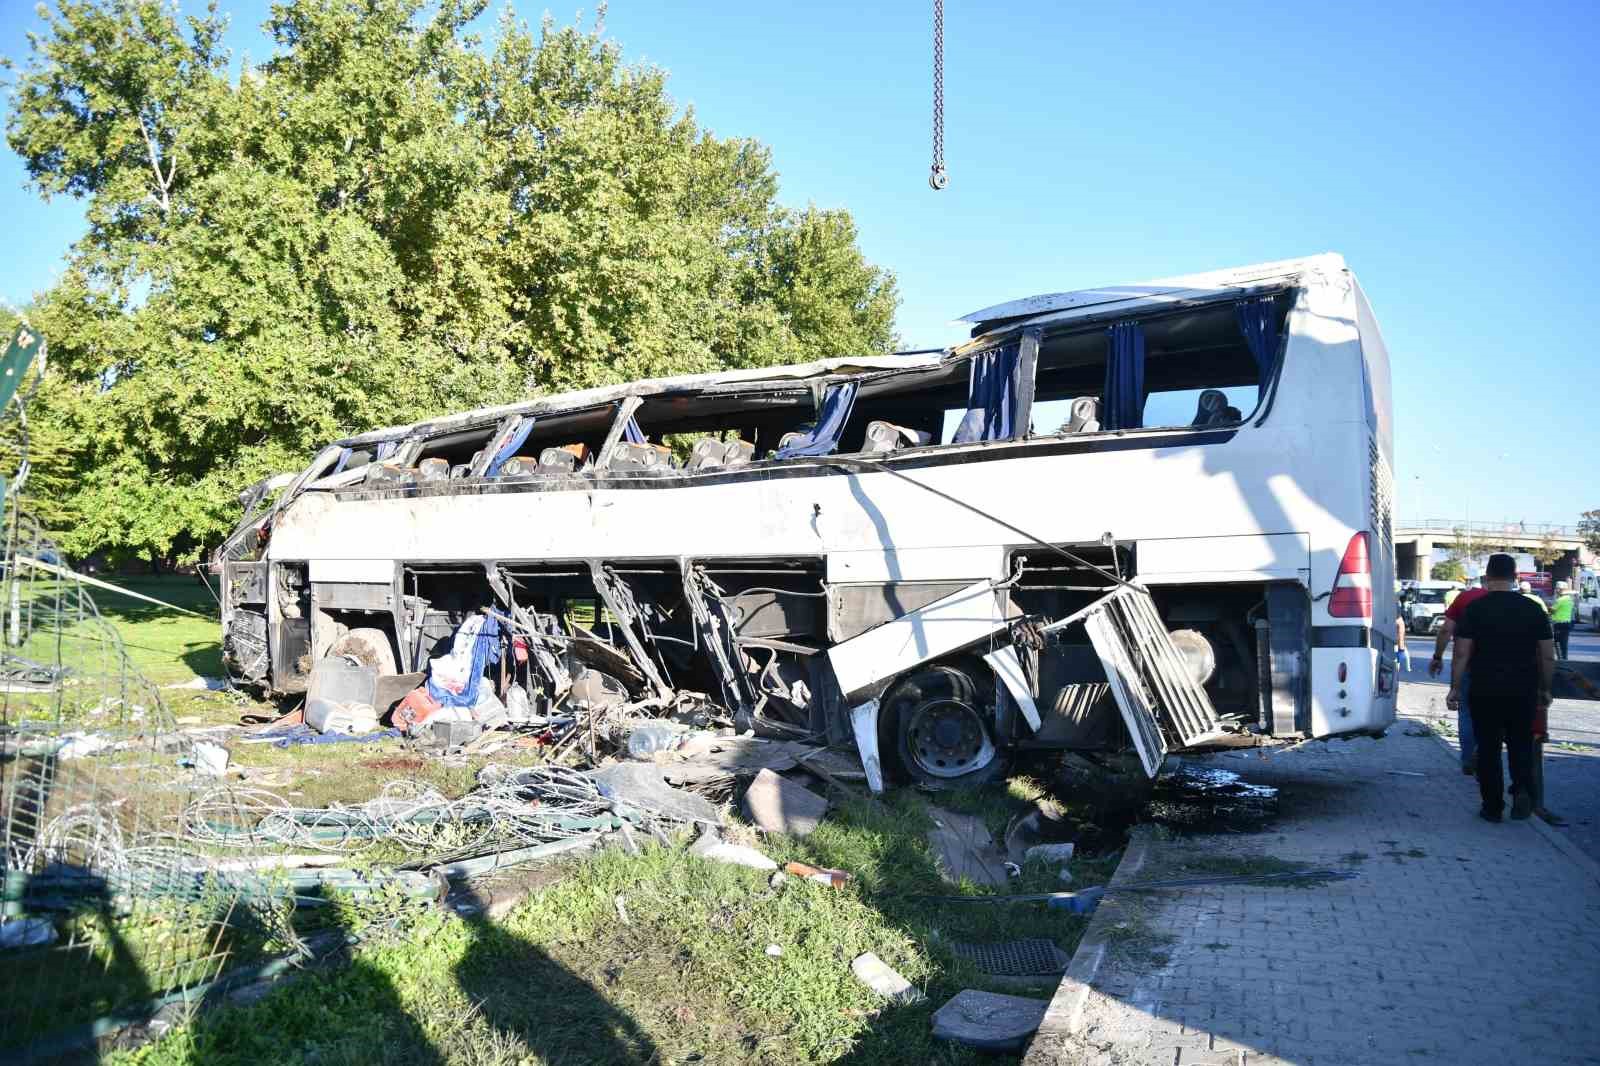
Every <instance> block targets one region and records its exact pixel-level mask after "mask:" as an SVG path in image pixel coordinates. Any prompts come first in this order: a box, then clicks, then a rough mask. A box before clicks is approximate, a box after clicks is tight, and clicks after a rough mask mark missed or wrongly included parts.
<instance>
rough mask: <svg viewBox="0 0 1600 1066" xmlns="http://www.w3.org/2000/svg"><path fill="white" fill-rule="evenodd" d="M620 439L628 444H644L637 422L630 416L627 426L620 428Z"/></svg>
mask: <svg viewBox="0 0 1600 1066" xmlns="http://www.w3.org/2000/svg"><path fill="white" fill-rule="evenodd" d="M622 439H623V440H625V441H627V442H628V443H629V444H643V443H644V434H643V433H642V432H640V430H639V422H638V420H637V419H636V418H634V417H633V416H632V415H629V416H628V424H627V425H625V426H623V427H622Z"/></svg>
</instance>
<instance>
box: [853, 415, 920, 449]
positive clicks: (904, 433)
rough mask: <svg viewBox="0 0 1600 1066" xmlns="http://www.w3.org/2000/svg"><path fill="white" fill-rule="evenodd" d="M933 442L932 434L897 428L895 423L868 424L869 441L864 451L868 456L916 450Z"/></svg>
mask: <svg viewBox="0 0 1600 1066" xmlns="http://www.w3.org/2000/svg"><path fill="white" fill-rule="evenodd" d="M932 440H933V435H932V434H931V433H924V432H923V431H921V430H916V429H908V428H907V427H905V426H897V425H895V424H894V423H893V422H884V421H877V422H868V423H867V439H866V443H865V445H864V446H863V447H862V449H861V450H862V451H863V452H865V453H867V454H868V455H873V454H878V453H882V452H892V451H897V450H899V449H900V448H916V447H920V446H921V445H924V444H928V443H930V442H931V441H932Z"/></svg>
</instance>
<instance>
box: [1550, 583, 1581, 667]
mask: <svg viewBox="0 0 1600 1066" xmlns="http://www.w3.org/2000/svg"><path fill="white" fill-rule="evenodd" d="M1577 610H1578V605H1577V603H1576V602H1574V600H1573V598H1572V586H1570V585H1568V584H1567V583H1566V582H1565V581H1557V582H1556V602H1555V603H1553V604H1551V606H1550V628H1551V629H1552V630H1553V631H1554V632H1555V640H1556V658H1557V659H1565V658H1566V657H1567V641H1568V640H1570V639H1571V638H1572V619H1573V615H1575V614H1576V613H1577Z"/></svg>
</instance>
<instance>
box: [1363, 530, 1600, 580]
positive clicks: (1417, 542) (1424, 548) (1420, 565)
mask: <svg viewBox="0 0 1600 1066" xmlns="http://www.w3.org/2000/svg"><path fill="white" fill-rule="evenodd" d="M1458 534H1459V536H1460V539H1462V540H1463V541H1465V542H1466V543H1467V544H1468V545H1470V547H1471V550H1472V554H1473V555H1483V554H1486V553H1488V552H1492V551H1509V552H1532V551H1534V550H1535V549H1537V548H1541V547H1544V546H1545V545H1546V544H1547V543H1548V544H1549V545H1550V546H1551V547H1553V548H1556V549H1558V550H1559V551H1560V552H1561V558H1560V559H1558V560H1557V561H1556V562H1554V563H1552V564H1551V565H1550V567H1549V569H1550V570H1551V572H1552V573H1554V574H1555V576H1556V578H1557V579H1558V580H1560V579H1564V578H1568V577H1570V576H1571V575H1572V570H1573V568H1574V567H1576V566H1579V565H1583V566H1591V565H1593V563H1594V556H1593V554H1592V553H1591V552H1590V551H1589V550H1588V549H1587V548H1585V547H1584V546H1583V538H1582V537H1580V536H1579V535H1578V530H1577V527H1576V526H1562V525H1554V524H1551V523H1547V522H1466V521H1460V520H1452V519H1445V518H1433V519H1427V520H1425V521H1424V520H1417V521H1410V522H1397V523H1395V527H1394V553H1395V576H1396V577H1398V578H1400V579H1401V580H1411V581H1426V580H1427V579H1428V570H1429V568H1430V564H1431V562H1432V556H1433V551H1434V549H1435V548H1448V547H1449V546H1450V545H1452V544H1454V543H1455V541H1456V539H1457V536H1458Z"/></svg>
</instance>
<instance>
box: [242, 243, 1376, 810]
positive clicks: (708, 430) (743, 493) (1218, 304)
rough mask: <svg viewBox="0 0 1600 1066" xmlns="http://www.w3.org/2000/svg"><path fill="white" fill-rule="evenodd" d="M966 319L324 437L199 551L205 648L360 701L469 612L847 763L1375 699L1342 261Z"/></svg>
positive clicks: (524, 671)
mask: <svg viewBox="0 0 1600 1066" xmlns="http://www.w3.org/2000/svg"><path fill="white" fill-rule="evenodd" d="M966 321H969V322H971V323H972V325H973V329H972V338H971V339H970V340H969V341H967V342H965V343H963V344H960V345H958V346H955V347H953V348H951V349H949V350H946V351H942V352H936V353H913V354H908V355H899V356H888V357H873V358H861V359H835V360H829V361H825V362H818V363H813V364H808V365H804V366H792V367H773V368H766V369H759V370H745V371H734V372H728V373H720V374H710V375H700V376H693V377H682V378H674V379H664V380H656V381H644V382H638V383H633V384H628V385H621V386H616V387H610V388H600V389H592V390H588V391H585V392H578V393H572V394H569V395H562V396H550V397H544V398H541V399H536V400H530V401H527V402H523V403H517V404H511V405H507V406H503V407H496V408H489V409H484V410H479V411H471V412H467V413H464V414H457V415H452V416H449V417H444V418H439V419H436V420H433V421H429V422H424V423H421V424H417V425H410V426H401V427H395V428H391V429H385V430H379V431H375V432H370V433H363V434H360V435H358V436H353V437H350V438H348V439H346V440H342V441H339V442H337V443H335V444H333V445H331V446H329V447H328V448H326V449H324V450H323V451H322V452H321V453H320V454H319V455H318V456H317V457H316V459H315V460H314V461H313V462H312V463H311V465H310V466H309V467H307V468H306V469H305V470H304V471H303V472H301V473H300V474H298V475H297V476H295V477H294V478H293V479H292V481H290V482H289V483H288V484H281V483H280V484H279V485H277V486H276V487H277V488H278V489H280V490H281V491H280V492H279V493H278V495H277V497H276V499H275V501H274V502H272V503H271V505H270V506H268V505H265V504H263V499H264V497H265V495H266V490H267V488H268V487H269V486H267V485H262V486H258V487H257V488H256V490H254V491H253V492H252V493H250V494H247V497H248V498H247V499H246V503H247V508H246V510H247V514H246V517H245V519H244V521H243V522H242V523H241V524H240V526H239V528H238V529H237V530H236V531H235V533H234V534H233V535H232V536H231V537H230V538H229V540H228V541H227V542H226V543H225V544H224V545H223V546H222V547H221V548H220V549H219V550H218V551H217V552H216V554H215V556H214V560H213V570H214V571H215V572H218V573H221V574H222V575H223V576H224V580H223V582H222V587H223V590H224V591H223V601H224V602H223V645H224V655H225V659H226V662H227V664H228V668H229V670H230V671H231V672H232V673H233V675H234V676H235V677H236V678H237V679H238V680H240V681H242V682H245V683H249V684H252V685H256V686H260V687H262V688H264V689H266V690H268V691H270V692H274V693H292V692H297V691H302V690H304V688H305V686H306V684H307V678H308V673H309V671H310V668H311V664H313V663H315V662H317V661H318V660H320V659H322V658H323V657H324V656H328V655H330V654H347V653H350V652H352V651H354V652H356V653H358V657H360V658H361V659H362V661H364V662H367V663H370V664H374V665H377V666H378V667H379V669H380V672H381V673H384V674H388V675H395V676H396V678H397V680H399V681H400V685H399V687H398V688H391V690H390V693H391V696H393V694H394V693H395V692H399V691H403V689H404V686H405V685H407V684H410V685H415V684H416V681H417V672H418V671H421V670H423V669H425V668H426V665H427V662H428V659H429V657H430V656H432V655H435V654H438V652H439V650H440V649H442V648H445V647H447V646H448V643H449V641H450V640H451V637H452V634H453V633H454V632H455V631H456V630H457V628H458V627H459V626H460V625H461V624H462V623H463V622H464V621H465V620H466V619H468V618H470V617H473V616H474V615H476V614H480V613H483V612H488V613H489V614H491V615H493V616H494V617H496V618H498V619H501V620H502V621H503V622H504V624H505V626H506V627H507V631H508V633H509V632H514V633H515V634H516V635H517V637H519V638H520V639H521V641H522V644H521V645H520V650H522V651H526V652H528V653H529V654H527V655H526V661H525V662H524V661H522V658H521V657H520V656H519V657H512V656H507V658H506V660H505V661H506V662H507V663H508V666H507V667H504V668H501V669H500V671H499V674H500V676H499V677H498V679H492V683H493V684H496V685H497V686H500V687H501V688H502V689H504V688H506V687H508V686H520V687H522V688H523V689H524V692H525V694H526V695H527V696H528V698H529V705H530V706H532V707H534V708H535V709H537V710H538V711H539V712H540V713H542V714H551V713H553V709H554V708H556V707H557V706H558V705H560V704H561V703H562V701H570V700H574V699H577V698H579V697H578V693H582V694H585V695H584V698H587V699H592V698H598V695H603V694H604V693H606V692H615V693H617V696H618V698H626V699H632V700H654V701H655V702H656V704H657V705H658V706H659V705H660V703H661V701H663V700H669V699H671V697H672V696H673V695H674V694H675V693H676V692H679V691H694V692H703V693H709V694H712V696H713V697H714V698H715V699H716V700H717V701H719V702H720V703H723V704H725V705H726V706H727V708H728V709H729V711H730V712H731V713H732V714H733V715H734V716H735V717H736V720H737V721H739V723H740V724H741V725H750V726H755V727H756V728H758V729H763V728H769V729H771V730H773V731H776V732H779V733H784V734H787V735H804V736H809V737H814V738H817V739H818V740H819V741H822V742H827V743H834V744H842V745H851V744H853V745H855V746H857V747H858V748H859V750H860V753H861V755H862V757H863V760H864V762H865V763H866V766H867V769H868V773H869V777H871V778H872V779H873V781H874V784H875V785H876V784H878V783H879V781H878V779H879V776H880V773H882V774H884V775H888V776H898V777H900V778H902V779H909V780H911V781H914V782H916V783H919V784H921V785H924V786H932V787H940V786H950V785H960V784H970V783H975V782H978V781H982V780H985V779H988V778H991V777H993V776H995V775H998V774H1000V773H1002V772H1003V770H1004V768H1005V766H1006V764H1007V761H1008V760H1009V759H1010V758H1011V757H1012V756H1013V754H1014V753H1016V752H1018V751H1021V750H1024V749H1028V748H1073V749H1080V750H1087V751H1095V750H1099V751H1113V750H1119V749H1120V750H1126V749H1128V748H1129V747H1130V746H1132V747H1133V748H1136V749H1137V750H1138V753H1139V755H1140V757H1141V759H1142V760H1143V761H1144V764H1145V767H1146V769H1147V770H1149V771H1150V772H1152V773H1153V772H1154V769H1155V767H1157V766H1158V765H1159V763H1160V760H1161V758H1162V756H1163V755H1164V754H1165V753H1166V752H1167V751H1170V750H1173V749H1177V748H1182V747H1185V746H1191V745H1195V744H1203V743H1209V742H1213V741H1216V740H1218V739H1219V737H1220V736H1221V735H1222V734H1225V733H1227V732H1230V731H1231V732H1239V733H1242V732H1246V731H1254V732H1258V733H1263V734H1268V735H1271V736H1273V737H1280V738H1282V737H1323V736H1332V735H1337V734H1355V733H1366V734H1376V733H1379V732H1381V731H1382V730H1383V729H1384V728H1385V727H1387V726H1388V725H1389V724H1390V723H1391V722H1392V721H1393V718H1394V699H1395V687H1396V679H1395V673H1394V657H1393V646H1394V641H1395V637H1396V633H1395V626H1396V613H1395V604H1394V600H1393V596H1394V593H1393V589H1394V581H1393V578H1394V573H1393V543H1392V534H1391V519H1390V515H1391V497H1390V493H1391V480H1390V463H1391V459H1390V456H1391V443H1392V431H1391V416H1390V398H1389V366H1388V357H1387V353H1386V351H1385V349H1384V345H1383V341H1382V338H1381V337H1380V335H1379V332H1378V326H1377V322H1376V321H1375V319H1374V317H1373V313H1372V309H1371V307H1370V306H1369V305H1368V302H1367V299H1366V297H1365V295H1364V294H1363V293H1362V290H1361V287H1360V286H1359V285H1358V284H1357V282H1356V279H1355V277H1354V275H1353V274H1352V273H1351V272H1350V270H1349V269H1348V268H1347V267H1346V266H1345V264H1344V262H1343V260H1342V259H1341V258H1340V257H1339V256H1337V255H1322V256H1316V257H1312V258H1307V259H1302V260H1293V261H1285V262H1278V263H1268V264H1262V265H1259V266H1253V267H1245V268H1240V269H1233V270H1223V271H1217V272H1213V273H1207V274H1199V275H1193V276H1187V277H1180V278H1174V279H1170V280H1164V281H1157V282H1151V283H1147V284H1142V285H1132V286H1118V287H1110V288H1104V289H1092V290H1086V291H1083V292H1074V293H1064V294H1057V295H1051V296H1042V297H1034V298H1031V299H1025V300H1019V301H1015V302H1012V303H1006V304H1001V305H998V306H995V307H991V308H988V309H986V310H984V311H980V312H977V313H975V314H973V315H969V316H967V319H966ZM1108 594H1109V595H1108ZM575 684H577V685H578V686H579V688H578V689H577V690H576V692H575V690H574V685H575ZM502 694H504V692H502ZM597 694H598V695H597ZM519 698H520V697H519ZM382 709H383V708H379V711H380V713H381V711H382ZM880 760H881V769H880Z"/></svg>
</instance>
